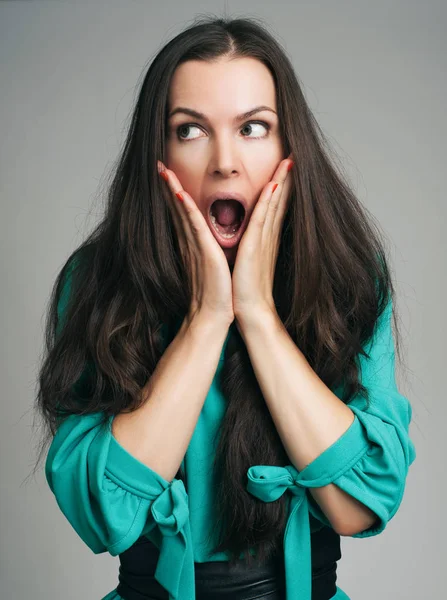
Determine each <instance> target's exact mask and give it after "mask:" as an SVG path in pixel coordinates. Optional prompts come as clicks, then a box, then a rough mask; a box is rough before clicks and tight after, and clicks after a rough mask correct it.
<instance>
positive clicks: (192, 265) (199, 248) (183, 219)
mask: <svg viewBox="0 0 447 600" xmlns="http://www.w3.org/2000/svg"><path fill="white" fill-rule="evenodd" d="M158 167H159V173H160V175H161V176H162V177H163V179H165V181H166V183H167V185H168V187H169V190H170V192H171V193H170V194H168V196H169V198H170V200H171V205H170V206H171V208H170V210H171V214H172V217H173V220H174V225H175V228H176V230H177V235H178V240H179V246H180V249H181V253H182V259H183V263H184V266H185V268H186V270H187V272H188V276H189V279H190V282H191V290H192V296H191V305H190V309H189V315H188V318H189V319H192V317H194V316H196V315H197V314H200V315H207V316H208V317H209V318H210V319H211V320H214V319H221V320H223V321H224V322H226V323H228V326H229V325H230V324H231V323H232V322H233V321H234V312H233V293H232V281H231V273H230V269H229V266H228V261H227V258H226V256H225V254H224V251H223V250H222V248H221V247H220V246H219V244H218V243H217V241H216V239H215V237H214V236H213V234H212V233H211V231H210V230H209V227H208V225H207V222H206V220H205V218H204V216H203V215H202V213H201V212H200V210H199V208H198V207H197V205H196V203H195V202H194V200H193V199H192V197H191V196H190V195H189V194H188V192H186V191H185V190H184V189H183V188H182V186H181V185H180V182H179V180H178V178H177V176H176V174H175V173H174V171H172V170H171V169H167V168H166V167H165V165H164V164H163V163H162V162H161V161H158ZM178 192H181V196H182V198H183V200H180V199H179V198H178V196H176V194H177V193H178Z"/></svg>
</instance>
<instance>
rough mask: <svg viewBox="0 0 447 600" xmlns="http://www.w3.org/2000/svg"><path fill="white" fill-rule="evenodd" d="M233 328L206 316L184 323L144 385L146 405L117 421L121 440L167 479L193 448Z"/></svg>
mask: <svg viewBox="0 0 447 600" xmlns="http://www.w3.org/2000/svg"><path fill="white" fill-rule="evenodd" d="M228 328H229V325H228V324H226V323H221V322H220V321H218V320H215V319H214V320H212V319H210V318H206V317H204V316H203V315H197V317H195V318H193V319H192V320H191V321H190V322H189V323H188V322H186V321H184V323H183V324H182V326H181V328H180V330H179V332H178V333H177V335H176V337H175V338H174V340H173V341H172V343H171V344H170V345H169V347H168V348H167V349H166V351H165V353H164V354H163V356H162V357H161V359H160V361H159V363H158V365H157V367H156V369H155V371H154V373H153V375H152V377H151V378H150V380H149V381H148V383H147V384H146V386H145V388H143V396H144V398H145V401H144V404H142V406H141V407H140V408H138V409H137V410H135V411H133V412H131V413H120V414H118V415H117V416H116V417H115V418H114V419H113V421H112V434H113V436H114V437H115V438H116V440H117V441H118V442H119V443H120V444H121V445H122V446H123V447H124V448H125V449H126V450H127V451H128V452H129V453H130V454H132V455H133V456H135V457H136V458H137V459H138V460H140V461H141V462H143V463H144V464H146V465H147V466H149V467H150V468H151V469H153V470H154V471H156V472H157V473H158V474H159V475H161V476H162V477H163V478H164V479H166V480H167V481H172V479H173V478H174V477H175V475H176V473H177V471H178V469H179V467H180V465H181V462H182V460H183V457H184V455H185V452H186V450H187V448H188V445H189V442H190V439H191V437H192V434H193V432H194V429H195V426H196V423H197V420H198V418H199V415H200V412H201V410H202V406H203V404H204V402H205V398H206V396H207V393H208V391H209V388H210V386H211V384H212V381H213V377H214V375H215V372H216V369H217V366H218V363H219V358H220V354H221V352H222V346H223V343H224V341H225V338H226V336H227V333H228Z"/></svg>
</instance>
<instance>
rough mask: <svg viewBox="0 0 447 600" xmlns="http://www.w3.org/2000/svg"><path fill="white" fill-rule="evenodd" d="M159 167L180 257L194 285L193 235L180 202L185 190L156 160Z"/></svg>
mask: <svg viewBox="0 0 447 600" xmlns="http://www.w3.org/2000/svg"><path fill="white" fill-rule="evenodd" d="M158 163H159V167H160V171H159V172H160V175H162V173H163V179H164V180H165V181H166V183H167V187H166V188H165V189H167V191H168V194H167V195H168V197H169V199H168V204H169V206H170V207H171V209H170V212H171V214H172V217H173V220H174V225H175V229H176V231H177V240H178V245H179V248H180V253H181V257H182V260H183V265H184V267H185V268H186V270H187V272H188V277H189V278H190V284H191V285H192V286H195V285H196V279H197V266H196V258H195V257H196V252H195V251H194V236H193V234H192V231H191V225H190V222H189V220H188V217H187V215H185V210H184V209H183V208H182V204H184V202H185V200H187V199H186V198H185V197H186V192H185V191H184V190H182V186H181V185H180V182H179V180H178V178H177V177H176V175H175V173H174V172H173V171H171V170H169V169H166V167H165V166H164V165H163V163H162V162H161V161H158ZM178 191H181V192H182V196H183V200H180V199H179V198H178V197H177V196H176V193H177V192H178Z"/></svg>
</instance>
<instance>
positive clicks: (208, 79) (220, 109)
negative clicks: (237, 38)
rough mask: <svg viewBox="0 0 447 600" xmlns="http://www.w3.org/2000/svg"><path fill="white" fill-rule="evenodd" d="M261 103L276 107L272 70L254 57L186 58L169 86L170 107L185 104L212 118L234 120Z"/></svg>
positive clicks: (275, 108)
mask: <svg viewBox="0 0 447 600" xmlns="http://www.w3.org/2000/svg"><path fill="white" fill-rule="evenodd" d="M259 104H265V105H267V106H269V107H270V108H273V109H274V110H275V111H276V110H277V106H276V89H275V82H274V79H273V77H272V74H271V73H270V71H269V69H268V68H267V67H266V66H265V65H264V64H263V63H261V62H260V61H258V60H256V59H254V58H237V59H233V60H228V59H219V60H218V61H213V62H205V61H199V60H191V61H187V62H185V63H183V64H181V65H180V66H179V67H177V69H176V70H175V72H174V75H173V77H172V80H171V84H170V88H169V98H168V105H169V106H168V109H169V110H172V109H173V108H175V107H177V106H186V107H188V108H192V109H194V110H198V111H200V112H203V113H205V114H206V115H207V116H208V117H209V118H210V119H211V120H213V119H219V120H221V119H225V118H226V117H228V119H229V120H231V119H233V117H234V115H235V114H239V113H242V112H244V111H247V110H249V109H250V108H253V107H254V106H256V105H259Z"/></svg>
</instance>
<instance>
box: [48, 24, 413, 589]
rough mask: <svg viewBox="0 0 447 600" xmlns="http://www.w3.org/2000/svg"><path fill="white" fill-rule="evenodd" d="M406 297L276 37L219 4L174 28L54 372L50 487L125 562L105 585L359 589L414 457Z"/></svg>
mask: <svg viewBox="0 0 447 600" xmlns="http://www.w3.org/2000/svg"><path fill="white" fill-rule="evenodd" d="M393 298H394V287H393V282H392V280H391V276H390V270H389V267H388V261H387V258H386V254H385V251H384V248H383V243H382V242H381V240H380V238H379V234H378V233H377V231H375V229H374V228H373V225H372V219H371V218H370V216H369V215H367V213H366V211H365V209H364V208H362V207H361V205H360V203H359V202H358V200H357V199H356V198H355V196H354V194H353V192H352V191H351V190H350V189H349V187H348V184H347V183H346V182H345V181H343V179H342V177H341V176H340V174H339V173H338V172H337V171H336V169H335V167H334V166H333V164H332V163H331V161H330V158H329V157H328V155H327V153H326V152H325V142H324V139H323V136H322V134H321V131H320V130H319V128H318V125H317V123H316V122H315V119H314V117H313V115H312V114H311V112H310V109H309V107H308V106H307V104H306V102H305V99H304V96H303V93H302V91H301V89H300V86H299V84H298V81H297V77H296V75H295V74H294V72H293V68H292V65H291V63H290V61H289V59H288V58H287V56H286V55H285V53H284V51H283V50H282V49H281V48H280V46H279V45H278V43H277V42H276V41H275V40H274V39H273V37H272V36H271V35H270V34H269V33H268V32H267V31H266V29H265V28H263V27H262V25H260V24H259V23H257V22H256V21H255V20H253V19H251V20H250V19H235V20H228V19H206V18H205V19H202V20H201V21H197V22H196V23H194V24H193V25H192V26H191V27H189V28H188V29H186V30H185V31H183V32H182V33H181V34H179V35H178V36H177V37H175V38H174V39H173V40H172V41H170V42H169V43H168V44H167V45H166V46H165V47H164V48H163V49H162V50H161V51H160V52H159V54H158V55H157V56H156V58H155V59H154V61H153V62H152V64H151V66H150V68H149V70H148V72H147V75H146V77H145V79H144V82H143V85H142V88H141V92H140V94H139V98H138V101H137V105H136V108H135V111H134V114H133V118H132V122H131V126H130V131H129V134H128V137H127V140H126V143H125V146H124V150H123V153H122V157H121V159H120V162H119V163H118V165H117V170H116V174H115V178H114V181H113V183H112V185H111V188H110V193H109V202H108V206H107V210H106V214H105V218H104V219H103V221H102V222H101V223H100V224H99V225H98V227H97V228H96V229H95V231H94V232H93V233H92V234H91V236H90V237H89V238H88V239H87V240H86V241H85V242H84V243H83V244H82V246H81V247H80V248H78V249H77V250H76V251H75V252H74V253H73V254H72V255H71V256H70V258H69V259H68V260H67V262H66V264H65V266H64V268H63V269H62V271H61V273H60V275H59V276H58V278H57V281H56V284H55V289H54V293H53V296H52V302H51V307H50V313H49V320H48V330H47V339H46V341H47V354H46V358H45V361H44V363H43V366H42V369H41V372H40V378H39V382H40V390H39V396H38V408H39V410H40V411H41V414H42V415H43V417H44V420H45V423H46V424H47V425H48V429H49V433H48V438H47V440H46V441H51V445H50V448H49V451H48V455H47V459H46V465H45V472H46V477H47V480H48V483H49V486H50V488H51V490H52V491H53V493H54V494H55V496H56V499H57V502H58V505H59V507H60V508H61V510H62V511H63V513H64V514H65V516H66V517H67V519H68V520H69V521H70V523H71V524H72V526H73V527H74V529H75V530H76V532H77V533H78V534H79V536H80V537H81V538H82V539H83V540H84V542H85V543H86V544H87V545H88V546H89V547H90V549H91V550H92V551H93V552H94V553H101V552H106V551H108V552H109V553H110V554H112V555H113V556H116V555H119V557H120V562H121V566H120V575H119V580H120V583H119V586H118V587H117V588H116V589H115V590H113V591H111V592H110V593H109V594H107V595H106V596H105V599H107V600H112V599H113V600H116V599H120V598H122V599H123V600H141V599H143V598H178V599H179V600H185V599H188V600H191V599H194V598H198V599H201V600H205V599H206V600H208V599H210V598H213V599H214V598H224V599H230V598H231V599H232V600H243V599H248V598H258V599H261V598H269V599H270V600H279V599H280V598H286V599H287V600H298V599H299V600H311V598H312V599H313V600H329V598H334V599H337V600H339V599H346V598H347V595H346V594H345V593H344V592H343V591H342V590H341V589H340V588H339V587H338V586H337V585H336V566H337V560H339V559H340V557H341V552H340V536H342V535H350V536H353V537H368V536H372V535H377V534H379V533H380V532H381V531H383V529H384V528H385V527H386V525H387V522H388V521H389V520H390V519H391V518H392V516H394V514H395V513H396V511H397V509H398V507H399V505H400V503H401V500H402V495H403V490H404V485H405V479H406V476H407V472H408V468H409V465H410V464H411V463H412V462H413V460H414V459H415V456H416V454H415V448H414V445H413V443H412V442H411V440H410V438H409V435H408V431H409V423H410V421H411V406H410V403H409V402H408V400H407V399H406V398H405V397H404V396H402V395H401V394H400V393H399V391H398V389H397V387H396V382H395V376H394V340H393V334H392V330H391V315H392V312H393V306H392V301H393ZM51 438H52V439H51ZM42 451H43V448H42ZM306 488H308V489H306ZM105 599H104V600H105Z"/></svg>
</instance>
